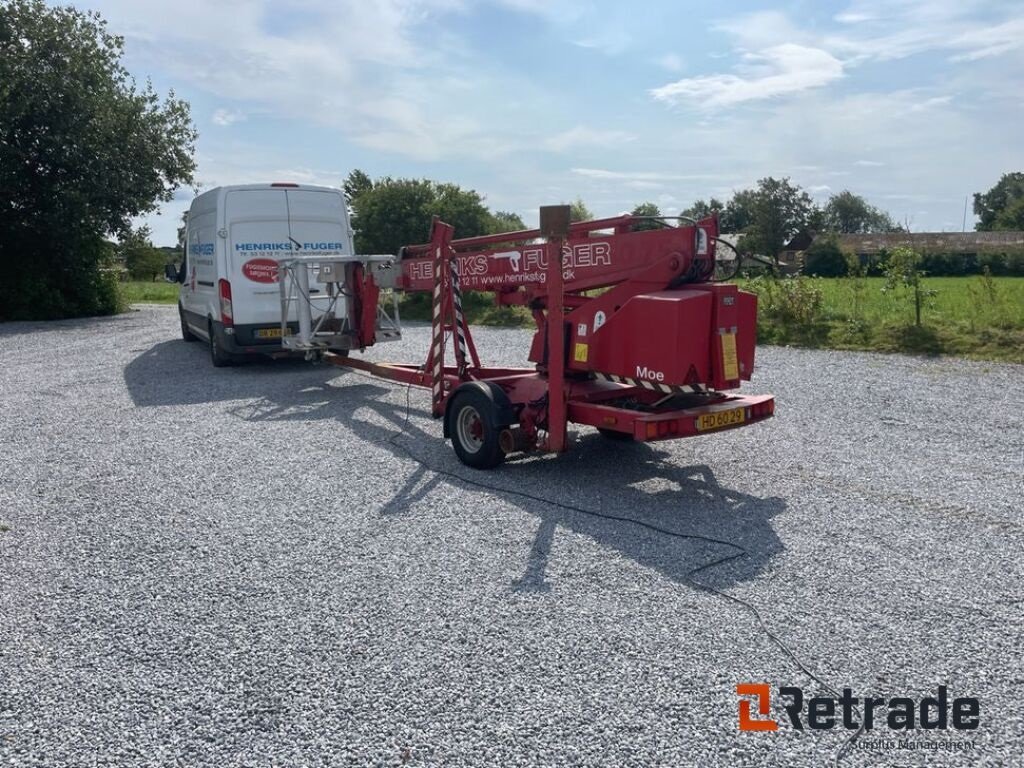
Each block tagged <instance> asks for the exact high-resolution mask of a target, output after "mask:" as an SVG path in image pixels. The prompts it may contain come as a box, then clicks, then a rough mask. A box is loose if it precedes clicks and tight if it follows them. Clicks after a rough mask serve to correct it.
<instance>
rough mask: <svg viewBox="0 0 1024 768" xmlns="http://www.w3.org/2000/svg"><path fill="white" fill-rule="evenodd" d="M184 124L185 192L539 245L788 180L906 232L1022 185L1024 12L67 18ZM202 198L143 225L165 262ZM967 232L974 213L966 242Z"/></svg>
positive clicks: (418, 8) (901, 4)
mask: <svg viewBox="0 0 1024 768" xmlns="http://www.w3.org/2000/svg"><path fill="white" fill-rule="evenodd" d="M74 4H75V5H77V6H78V7H80V8H83V9H86V8H88V9H91V10H96V11H99V12H100V14H101V15H102V16H103V17H104V18H105V19H106V20H107V21H108V23H109V27H110V29H111V31H112V32H114V33H116V34H119V35H122V36H124V38H125V48H126V55H125V64H126V66H127V67H128V69H129V71H131V72H132V74H133V75H134V76H135V77H136V79H137V80H139V81H140V82H144V81H145V79H146V78H147V77H148V78H150V79H151V80H152V82H153V85H154V87H155V88H156V89H157V90H158V91H160V92H161V93H166V92H167V90H168V89H171V88H173V89H174V91H175V93H176V94H177V95H178V96H179V97H182V98H185V99H186V100H188V101H189V102H190V103H191V105H192V116H193V119H194V121H195V123H196V126H197V128H198V131H199V140H198V144H197V154H196V159H197V163H198V171H197V174H196V185H197V187H198V189H199V190H200V191H202V190H206V189H210V188H212V187H215V186H219V185H223V184H236V183H249V182H263V181H297V182H306V183H316V184H326V185H331V186H340V184H341V182H342V180H343V179H344V177H345V176H346V175H347V173H348V172H349V171H350V170H351V169H354V168H359V169H362V170H363V171H365V172H366V173H367V174H369V175H370V176H371V177H373V178H377V177H380V176H385V175H389V176H393V177H418V178H419V177H423V178H430V179H434V180H437V181H450V182H455V183H457V184H459V185H461V186H463V187H466V188H471V189H475V190H476V191H478V192H479V193H481V194H482V195H484V196H485V198H486V203H487V205H488V206H490V207H491V208H492V209H493V210H506V211H512V212H515V213H518V214H520V215H521V216H522V217H523V219H524V220H525V221H526V222H527V223H528V224H535V223H536V221H537V209H538V207H539V206H540V205H546V204H552V203H559V202H568V201H571V200H574V199H576V198H577V197H579V198H582V199H583V200H584V202H585V203H586V204H587V206H588V207H589V208H590V209H591V210H592V211H593V212H594V213H595V214H597V215H599V216H604V215H613V214H617V213H620V212H622V211H626V210H629V209H631V208H632V207H633V206H635V205H636V204H637V203H640V202H644V201H651V202H654V203H656V204H657V205H658V206H659V207H660V208H661V210H662V212H663V213H666V214H671V213H676V212H678V211H679V210H681V209H684V208H686V207H688V206H689V205H690V204H691V203H692V202H693V201H694V200H696V199H699V198H703V199H707V198H709V197H712V196H714V197H717V198H719V199H727V198H728V197H729V196H730V195H731V193H732V192H733V191H734V190H737V189H743V188H745V187H749V186H752V185H753V184H754V183H755V182H756V181H757V179H759V178H761V177H764V176H776V177H781V176H788V177H790V178H791V179H792V180H793V181H794V182H795V183H797V184H800V185H801V186H803V187H805V188H806V189H807V190H808V191H809V192H810V193H811V194H812V195H813V196H814V197H815V199H816V200H818V201H819V202H824V201H826V200H827V199H828V196H829V195H830V194H833V193H836V192H839V191H841V190H843V189H850V190H852V191H854V192H856V193H858V194H861V195H863V196H864V197H866V198H867V199H868V200H869V201H870V202H871V203H872V204H874V205H877V206H879V207H881V208H883V209H885V210H887V211H889V212H890V213H891V214H892V215H893V216H894V217H895V218H896V219H897V220H898V221H900V222H903V223H906V224H908V225H909V226H910V228H911V229H912V230H913V231H943V230H945V231H959V230H960V229H961V227H962V225H963V217H964V200H965V197H967V196H968V195H971V194H972V193H974V192H979V191H984V190H987V189H989V188H990V187H991V186H992V185H993V184H994V183H995V182H996V181H998V179H999V177H1000V175H1002V174H1003V173H1007V172H1010V171H1015V170H1017V171H1019V170H1024V2H1021V0H1013V2H1006V1H1001V0H991V1H989V2H984V1H982V0H889V1H888V2H879V1H878V0H852V2H836V3H833V2H824V1H818V2H811V1H806V2H784V3H779V2H775V3H762V2H731V3H723V2H713V3H702V2H681V1H676V2H673V1H671V0H646V2H644V3H637V4H632V3H622V2H621V1H620V2H614V3H610V2H609V3H604V2H577V1H576V0H565V1H564V2H558V0H546V1H545V0H489V1H481V2H473V1H472V0H369V1H367V0H363V1H362V2H360V1H359V0H175V2H173V3H169V2H165V1H164V0H161V2H154V1H151V0H83V2H75V3H74ZM194 194H195V192H194V190H192V189H185V190H179V192H178V193H177V194H176V196H175V199H174V200H173V201H172V202H170V203H168V204H166V205H164V206H163V208H162V210H161V212H160V214H159V215H153V216H150V217H148V218H147V219H146V220H145V223H147V224H149V226H150V227H151V229H152V232H153V241H154V243H156V244H157V245H172V244H174V243H175V240H176V234H175V233H176V228H177V225H178V223H179V219H180V216H181V213H182V211H184V210H185V209H187V207H188V204H189V202H190V200H191V198H192V196H193V195H194ZM973 221H974V217H973V214H971V213H970V212H968V216H967V226H968V228H970V227H972V225H973Z"/></svg>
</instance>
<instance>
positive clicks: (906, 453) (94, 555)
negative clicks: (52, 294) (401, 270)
mask: <svg viewBox="0 0 1024 768" xmlns="http://www.w3.org/2000/svg"><path fill="white" fill-rule="evenodd" d="M476 338H477V342H478V345H479V346H480V349H481V350H482V351H483V353H484V357H485V358H486V359H487V361H488V362H493V363H505V364H508V363H511V364H519V363H521V362H522V356H525V354H526V349H527V346H528V335H527V333H526V332H524V331H521V330H497V329H481V330H479V331H477V333H476ZM426 339H427V329H426V328H423V327H414V328H410V329H408V330H407V334H406V339H405V340H403V341H402V342H401V343H398V344H392V345H388V346H386V347H381V348H378V349H376V350H373V353H372V354H373V356H374V357H376V358H379V359H395V360H403V359H404V360H411V361H419V360H420V359H421V357H422V356H423V354H424V353H425V350H426V344H427V342H426ZM55 353H56V354H55ZM759 366H760V367H759V370H758V372H757V374H756V381H755V382H754V383H753V385H751V386H750V387H749V389H750V390H751V391H754V392H763V391H771V392H774V393H775V394H776V395H777V397H778V417H777V418H776V419H775V420H773V421H770V422H767V423H765V424H761V425H758V426H753V427H750V428H747V429H743V430H738V431H735V432H730V433H725V434H720V435H714V436H706V437H701V438H695V439H690V440H682V441H674V442H668V443H660V444H655V445H653V446H644V445H633V444H627V445H621V444H617V443H612V442H609V441H605V440H604V439H602V438H600V437H599V436H598V435H597V434H596V433H595V432H593V431H592V430H589V429H585V428H580V429H579V430H578V431H576V432H575V434H574V436H573V440H574V445H573V450H572V451H571V452H570V453H569V454H567V455H565V456H562V457H559V458H554V457H550V456H535V457H530V458H527V459H522V460H517V461H513V462H510V463H508V464H506V465H505V466H504V467H503V468H501V469H500V470H498V471H495V472H491V473H486V474H481V473H475V472H473V471H471V470H468V469H466V468H464V467H462V466H461V465H460V464H459V463H458V462H457V460H456V459H455V457H454V454H453V453H452V450H451V447H450V446H449V445H448V444H447V443H445V442H443V441H442V439H441V436H440V433H441V428H440V424H438V423H435V422H434V421H432V420H431V419H430V418H429V416H428V415H427V413H426V408H427V405H428V397H427V395H426V393H424V392H421V391H418V390H413V391H412V392H411V395H410V401H411V409H410V410H409V411H408V414H409V417H408V422H406V415H407V408H406V398H407V392H406V390H404V389H401V388H395V387H392V386H388V385H386V384H384V383H382V382H378V381H375V380H372V379H368V378H366V377H363V376H360V375H358V374H355V373H352V372H345V371H342V370H338V369H334V368H331V367H317V366H312V365H307V364H304V363H288V362H285V363H278V364H270V363H260V364H254V365H248V366H245V367H239V368H229V369H213V368H212V367H211V366H210V363H209V359H208V357H207V355H206V354H205V352H204V349H203V347H202V346H201V345H198V344H192V345H189V344H185V343H183V342H181V341H180V339H179V338H178V336H177V318H176V315H175V312H174V308H173V307H170V308H168V307H164V308H157V307H145V308H142V309H141V310H139V311H136V312H133V313H130V314H128V315H124V316H120V317H116V318H110V319H100V320H85V321H72V322H59V323H46V324H18V323H14V324H7V325H4V326H0V435H2V436H3V440H2V442H0V524H2V526H3V527H4V528H5V529H6V530H2V532H0V585H2V590H0V765H3V766H9V765H13V766H23V765H46V766H53V765H188V766H193V765H196V766H198V765H203V766H234V765H252V766H271V765H280V766H291V765H359V766H361V765H382V766H389V765H402V764H410V765H444V766H462V765H466V766H477V765H480V766H492V765H501V766H520V765H521V766H575V765H588V766H589V765H595V766H597V765H600V766H653V765H664V766H686V765H702V766H704V765H708V766H710V765H723V766H738V765H751V766H755V765H756V766H760V765H822V764H827V763H829V762H830V761H831V760H832V757H833V755H834V754H835V753H836V752H837V750H838V749H839V748H840V746H841V745H842V744H843V742H844V741H845V740H846V739H847V738H848V735H849V734H848V732H847V731H845V730H842V729H839V730H831V731H814V732H812V731H803V732H799V731H796V730H794V729H793V728H792V727H790V726H789V724H788V722H783V724H782V725H780V727H779V730H778V731H776V732H775V733H741V732H739V731H738V729H737V726H736V717H737V714H736V713H737V697H736V694H735V685H736V684H737V683H739V682H761V681H764V682H768V683H769V684H771V686H772V687H773V688H777V687H778V686H781V685H797V686H802V687H803V688H804V689H805V691H806V692H807V695H808V696H810V695H814V694H816V693H820V692H822V688H821V686H820V685H819V683H816V682H814V681H813V680H811V679H809V678H808V677H807V676H806V675H805V674H804V673H803V672H802V671H801V670H800V668H798V666H797V665H796V663H795V662H794V661H793V659H791V658H790V657H789V656H787V655H786V654H785V653H784V652H783V651H782V650H781V649H780V647H779V646H778V645H777V644H776V643H774V642H773V641H772V640H771V639H770V638H769V636H768V635H767V634H766V633H765V631H763V629H762V628H761V627H760V626H759V625H758V623H757V621H756V620H755V618H754V616H753V615H752V613H751V611H750V610H749V609H748V608H747V607H745V606H744V605H741V604H739V603H736V602H732V601H730V600H728V599H726V598H725V597H723V596H722V595H720V594H714V593H710V592H707V591H702V590H699V589H696V588H694V585H693V583H692V580H691V578H690V573H691V572H692V571H694V569H697V568H700V567H701V566H702V565H707V564H710V563H713V562H714V561H716V560H718V559H720V558H723V557H726V556H728V555H730V554H732V553H733V552H734V551H735V550H733V549H732V548H730V547H727V546H723V545H715V544H708V543H706V542H700V541H694V540H692V539H680V538H677V537H673V536H669V535H666V534H664V533H659V532H656V531H652V530H650V529H649V528H644V527H640V526H637V525H633V524H630V523H623V522H616V521H610V520H605V519H599V518H595V517H592V516H588V515H584V514H580V513H579V512H572V511H569V510H567V509H566V508H564V507H558V506H555V505H552V504H549V503H543V502H540V501H535V500H531V499H528V498H525V497H523V496H520V495H516V493H514V491H516V490H526V491H529V492H531V493H534V494H537V495H540V496H543V497H545V498H546V499H550V500H552V501H557V502H562V503H566V504H570V505H575V506H578V507H582V508H586V509H591V510H599V511H602V512H604V513H607V514H612V515H618V516H626V517H630V518H633V519H636V520H639V521H642V522H646V523H650V524H652V525H654V526H657V527H660V528H663V529H666V530H670V531H675V532H678V533H690V534H699V535H704V536H710V537H714V538H718V539H722V540H726V541H730V542H735V543H737V544H738V545H740V546H742V547H743V548H744V549H745V550H746V554H745V555H744V556H743V557H740V558H736V559H734V560H732V561H730V562H728V563H725V564H722V565H716V566H713V567H710V568H707V569H705V570H703V571H701V572H700V573H699V574H697V575H696V576H694V577H693V580H696V581H699V582H701V583H703V584H706V585H708V586H710V587H712V588H714V589H716V590H721V591H723V592H724V593H726V594H727V595H730V596H733V597H736V598H739V599H741V600H744V601H748V602H749V604H750V605H752V606H754V607H755V608H756V609H757V610H758V611H760V613H761V614H762V615H763V617H764V622H765V624H766V626H767V627H768V628H769V629H770V630H771V631H772V632H774V633H776V634H777V635H778V636H779V637H781V638H782V639H783V641H784V642H785V643H786V644H787V645H788V646H789V647H790V648H792V650H793V652H794V653H795V654H796V656H797V657H798V658H799V659H800V661H801V662H802V663H803V664H804V665H806V667H807V668H808V669H810V670H812V671H813V672H814V673H815V674H817V675H818V676H820V678H821V679H822V680H824V681H825V682H827V683H829V684H830V685H832V686H835V687H838V688H841V687H843V686H849V687H851V688H852V689H853V690H854V693H855V694H858V695H865V694H872V695H879V696H887V697H888V696H898V695H909V696H915V697H919V696H925V695H928V693H929V692H934V691H935V688H936V686H937V685H939V684H944V685H947V686H949V689H950V693H951V695H961V696H962V695H974V696H977V697H978V698H979V699H980V703H981V714H982V723H981V727H980V728H979V729H978V730H977V731H973V732H967V733H966V736H968V737H970V738H972V739H973V740H974V742H975V747H974V749H973V750H971V751H968V752H945V751H941V752H938V753H936V752H933V751H927V750H920V749H918V750H892V749H886V748H884V747H879V746H877V744H876V745H875V746H872V745H871V742H872V741H875V742H877V739H878V738H879V737H888V736H889V734H890V732H888V731H886V730H884V729H883V730H876V731H874V732H872V734H871V735H870V737H869V738H865V739H862V740H861V742H860V743H859V744H858V746H856V747H854V748H852V749H850V750H848V751H847V752H846V753H845V754H844V755H843V756H842V764H843V765H923V764H926V763H927V764H931V765H992V766H997V765H1000V766H1001V765H1010V764H1018V765H1020V764H1022V763H1021V753H1022V751H1024V711H1022V709H1021V707H1020V694H1021V684H1022V682H1024V662H1022V660H1021V650H1022V647H1021V637H1022V635H1024V631H1022V629H1024V627H1022V624H1024V622H1022V611H1021V607H1022V602H1021V594H1022V592H1024V590H1022V564H1021V560H1022V558H1021V552H1022V547H1021V543H1022V498H1024V424H1022V418H1024V417H1022V413H1024V367H1015V366H1009V365H996V364H984V363H971V362H964V361H960V360H950V359H940V360H925V359H920V358H912V357H899V356H892V357H889V356H879V355H870V354H850V353H835V352H820V351H804V350H794V349H778V348H766V349H762V350H761V351H760V357H759ZM403 430H404V434H401V435H399V434H398V432H399V431H403ZM407 451H408V452H407ZM409 452H411V454H412V455H410V453H409ZM413 457H415V458H413ZM442 473H451V474H442ZM458 476H462V477H466V478H471V479H473V480H482V481H483V482H485V483H487V484H489V485H490V486H492V488H484V487H480V486H479V485H474V484H471V483H468V482H466V481H464V480H461V479H458ZM774 707H775V715H776V716H777V717H779V718H781V719H782V720H785V714H784V712H783V711H782V710H781V709H780V708H779V705H778V702H775V703H774ZM936 734H937V735H936ZM949 734H952V735H953V736H954V737H959V736H961V734H960V733H959V732H955V731H950V732H949ZM911 735H912V736H913V737H914V738H917V739H931V740H934V739H938V738H941V737H942V735H943V732H941V731H940V732H935V731H920V730H919V731H916V732H912V733H911ZM865 746H866V747H867V748H865Z"/></svg>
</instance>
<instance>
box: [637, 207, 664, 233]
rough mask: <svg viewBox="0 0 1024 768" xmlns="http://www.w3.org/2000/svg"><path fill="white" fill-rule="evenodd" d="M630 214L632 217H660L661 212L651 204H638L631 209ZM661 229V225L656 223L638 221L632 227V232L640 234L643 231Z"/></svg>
mask: <svg viewBox="0 0 1024 768" xmlns="http://www.w3.org/2000/svg"><path fill="white" fill-rule="evenodd" d="M630 213H631V214H632V215H633V216H661V210H660V209H659V208H658V206H657V205H655V204H654V203H651V202H647V203H640V204H639V205H637V206H636V207H635V208H633V210H632V211H630ZM661 227H662V225H661V224H659V223H658V222H657V221H651V220H646V221H638V222H637V223H636V224H634V225H633V231H634V232H642V231H643V230H646V229H661Z"/></svg>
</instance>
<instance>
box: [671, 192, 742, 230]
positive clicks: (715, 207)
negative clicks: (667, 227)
mask: <svg viewBox="0 0 1024 768" xmlns="http://www.w3.org/2000/svg"><path fill="white" fill-rule="evenodd" d="M724 210H725V204H724V203H722V201H721V200H716V199H715V198H713V197H712V198H711V199H710V200H708V201H707V202H705V201H704V200H697V201H696V202H695V203H694V204H693V205H691V206H690V207H689V208H687V209H686V210H685V211H680V212H679V215H680V216H686V217H688V218H691V219H695V220H697V221H700V220H701V219H706V218H708V217H709V216H714V215H715V214H718V215H719V216H721V214H722V211H724ZM719 226H721V219H719ZM722 231H723V232H725V231H726V230H725V229H724V228H723V229H722ZM729 231H736V230H729Z"/></svg>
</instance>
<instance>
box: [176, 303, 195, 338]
mask: <svg viewBox="0 0 1024 768" xmlns="http://www.w3.org/2000/svg"><path fill="white" fill-rule="evenodd" d="M178 317H179V318H181V338H182V339H183V340H185V341H197V340H198V339H197V338H196V335H195V334H194V333H192V329H191V328H189V327H188V323H186V322H185V310H183V309H182V308H181V305H180V304H179V305H178Z"/></svg>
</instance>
